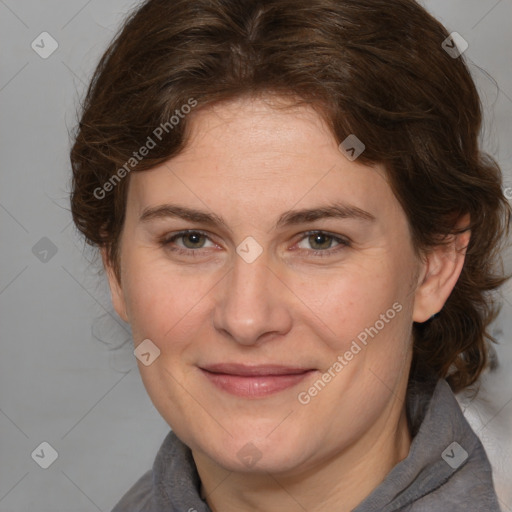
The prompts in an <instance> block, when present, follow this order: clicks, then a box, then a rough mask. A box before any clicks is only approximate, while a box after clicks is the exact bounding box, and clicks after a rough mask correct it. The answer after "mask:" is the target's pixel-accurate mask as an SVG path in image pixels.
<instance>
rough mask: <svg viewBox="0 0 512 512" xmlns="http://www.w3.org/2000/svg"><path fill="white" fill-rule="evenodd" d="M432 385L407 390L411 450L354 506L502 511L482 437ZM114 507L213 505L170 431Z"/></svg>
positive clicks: (442, 387) (126, 510)
mask: <svg viewBox="0 0 512 512" xmlns="http://www.w3.org/2000/svg"><path fill="white" fill-rule="evenodd" d="M434 384H435V385H434V386H432V385H430V387H429V386H418V385H416V386H412V387H410V388H409V389H408V391H407V416H408V420H409V425H410V428H411V434H412V436H413V439H412V443H411V447H410V450H409V454H408V456H407V457H406V458H405V459H403V460H402V461H400V462H399V463H398V464H396V465H395V467H394V468H393V469H392V470H391V471H390V472H389V473H388V475H387V476H386V478H385V479H384V481H383V482H382V483H381V484H380V485H378V486H377V487H376V488H375V489H374V490H373V491H372V492H371V493H370V494H369V495H368V496H367V497H366V498H365V499H364V500H363V501H362V502H361V503H360V504H359V505H358V506H357V507H356V508H355V509H353V511H352V512H399V511H400V512H427V511H428V512H437V511H439V512H446V511H450V512H458V511H460V512H500V508H499V505H498V500H497V497H496V492H495V490H494V486H493V481H492V470H491V466H490V464H489V460H488V458H487V455H486V453H485V450H484V447H483V445H482V443H481V442H480V440H479V438H478V437H477V436H476V434H475V433H474V432H473V430H472V429H471V427H470V425H469V423H468V422H467V420H466V419H465V418H464V415H463V414H462V411H461V409H460V407H459V405H458V403H457V401H456V399H455V396H454V395H453V393H452V391H451V389H450V386H449V385H448V383H447V382H446V381H445V380H443V379H441V380H438V381H437V383H434ZM112 512H211V509H210V508H209V506H208V504H207V503H206V501H205V500H203V499H202V498H201V495H200V480H199V475H198V473H197V469H196V466H195V464H194V460H193V458H192V453H191V451H190V449H189V448H188V447H187V446H186V445H185V444H183V443H182V442H181V441H180V440H179V439H178V438H177V437H176V434H174V432H172V431H171V432H169V434H168V435H167V437H166V438H165V440H164V441H163V443H162V446H161V447H160V450H159V451H158V454H157V456H156V458H155V462H154V464H153V468H152V469H151V470H149V471H147V472H146V473H145V474H144V475H143V476H142V477H141V478H140V479H139V480H138V481H137V482H136V483H135V484H134V485H133V487H132V488H131V489H130V490H129V491H128V492H127V493H126V494H125V495H124V496H123V498H122V499H121V501H119V503H118V504H117V505H116V506H115V507H114V509H113V510H112ZM333 512H335V511H333Z"/></svg>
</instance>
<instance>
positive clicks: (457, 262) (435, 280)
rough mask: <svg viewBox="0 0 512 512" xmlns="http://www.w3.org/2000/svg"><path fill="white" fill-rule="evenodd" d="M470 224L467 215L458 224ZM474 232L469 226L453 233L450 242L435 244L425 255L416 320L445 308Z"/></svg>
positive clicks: (425, 318) (416, 303)
mask: <svg viewBox="0 0 512 512" xmlns="http://www.w3.org/2000/svg"><path fill="white" fill-rule="evenodd" d="M467 225H469V216H468V215H466V216H464V217H463V218H462V219H461V221H460V222H459V223H458V225H457V228H463V226H467ZM470 236H471V232H470V231H469V229H467V230H466V231H464V232H463V233H460V234H458V235H452V239H451V242H450V243H449V244H447V245H439V246H436V247H434V248H433V249H432V250H431V251H430V252H429V253H428V255H427V256H426V261H425V263H424V265H425V267H424V269H425V270H424V272H422V273H421V275H422V277H421V279H419V281H418V286H417V288H416V292H415V300H414V310H413V321H414V322H417V323H423V322H426V321H427V320H429V319H430V318H431V317H432V315H435V314H437V313H438V312H439V311H441V309H442V308H443V306H444V304H445V302H446V301H447V300H448V297H449V296H450V294H451V293H452V291H453V288H454V287H455V285H456V283H457V280H458V279H459V277H460V274H461V272H462V268H463V266H464V261H465V257H466V249H467V247H468V244H469V239H470Z"/></svg>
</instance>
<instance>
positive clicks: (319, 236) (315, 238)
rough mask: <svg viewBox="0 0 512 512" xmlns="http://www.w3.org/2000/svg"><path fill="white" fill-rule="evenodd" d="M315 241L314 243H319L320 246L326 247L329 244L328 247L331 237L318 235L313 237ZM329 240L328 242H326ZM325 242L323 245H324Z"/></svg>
mask: <svg viewBox="0 0 512 512" xmlns="http://www.w3.org/2000/svg"><path fill="white" fill-rule="evenodd" d="M312 236H313V239H314V243H315V244H316V243H318V244H319V245H325V244H326V243H327V246H329V238H330V237H329V235H325V234H322V233H317V234H316V235H312ZM326 239H327V242H326V241H325V240H326ZM322 240H323V243H322Z"/></svg>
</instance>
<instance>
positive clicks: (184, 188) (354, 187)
mask: <svg viewBox="0 0 512 512" xmlns="http://www.w3.org/2000/svg"><path fill="white" fill-rule="evenodd" d="M285 107H286V108H285ZM187 122H188V123H190V124H189V126H188V130H189V134H190V137H189V139H188V143H187V145H186V147H185V149H184V150H183V151H182V152H181V153H180V154H178V155H177V156H175V157H173V158H171V159H170V160H169V161H167V162H165V163H164V164H162V165H159V166H158V167H155V168H154V169H151V170H148V171H142V172H135V173H133V174H132V175H131V177H130V187H129V194H128V195H129V203H130V204H131V205H132V206H134V207H135V208H136V210H137V213H138V214H139V215H140V214H141V213H142V210H143V209H144V208H146V207H147V206H148V205H154V204H156V203H159V202H165V201H168V200H173V201H175V200H176V199H180V200H187V201H189V202H192V203H194V204H195V205H196V206H198V207H202V208H203V209H204V208H205V207H206V206H210V207H219V206H220V207H223V208H225V207H227V205H231V206H233V207H234V206H238V211H239V212H243V211H247V209H251V208H252V209H254V208H255V206H257V205H259V207H260V208H261V210H262V211H261V212H259V214H260V215H261V214H263V213H264V212H274V213H277V210H278V209H279V208H278V207H279V205H281V206H283V207H290V206H292V205H294V204H297V206H308V205H310V204H312V203H318V202H319V201H320V202H321V201H326V200H329V201H338V200H342V199H345V200H350V202H352V203H353V204H357V205H358V206H360V207H362V208H364V207H365V206H366V207H369V206H370V205H372V204H373V205H374V206H375V205H376V203H377V202H379V203H386V202H389V201H391V202H393V200H394V197H393V195H392V193H391V190H390V188H389V186H388V183H387V177H386V173H385V170H384V168H383V167H382V166H379V165H373V166H366V165H362V164H360V163H358V162H357V160H355V161H349V160H348V159H347V158H346V157H345V156H344V154H342V152H341V151H340V150H339V147H338V143H337V141H336V139H335V137H334V135H333V134H332V133H331V132H330V131H329V129H328V128H327V126H326V124H325V123H324V121H323V119H322V117H321V116H320V114H318V112H317V111H316V110H314V109H313V107H311V106H308V105H299V106H296V105H295V106H289V105H287V104H286V103H284V102H283V101H282V100H274V99H273V98H270V99H263V100H261V99H260V100H255V99H252V100H249V99H238V100H234V101H231V102H228V103H222V104H218V105H216V106H215V107H212V108H209V109H204V110H200V111H197V112H195V113H194V114H193V115H192V116H190V119H188V120H187ZM298 203H300V204H298ZM244 209H245V210H244ZM365 209H366V208H365Z"/></svg>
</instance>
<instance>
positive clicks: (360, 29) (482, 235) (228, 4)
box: [70, 0, 511, 391]
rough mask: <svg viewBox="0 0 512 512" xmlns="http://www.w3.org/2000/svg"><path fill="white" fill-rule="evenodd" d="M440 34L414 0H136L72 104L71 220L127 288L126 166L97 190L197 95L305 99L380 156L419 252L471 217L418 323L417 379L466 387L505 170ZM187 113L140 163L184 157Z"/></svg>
mask: <svg viewBox="0 0 512 512" xmlns="http://www.w3.org/2000/svg"><path fill="white" fill-rule="evenodd" d="M448 36H449V33H448V31H447V30H446V29H445V28H444V27H443V25H442V24H441V23H440V22H438V21H437V20H436V19H435V18H434V17H432V16H431V15H430V14H429V13H428V12H427V11H426V10H425V9H424V8H423V7H421V6H420V5H418V4H417V3H416V2H415V1H413V0H387V1H382V0H265V1H263V0H173V1H169V0H148V1H145V2H144V3H142V4H141V5H140V6H139V7H138V8H136V10H134V11H133V12H132V13H131V14H130V15H129V16H128V17H127V19H126V21H125V22H124V24H123V26H122V27H121V28H120V30H119V32H118V33H117V35H116V36H115V38H114V39H113V41H112V42H111V44H110V45H109V47H108V49H107V50H106V51H105V53H104V54H103V56H102V57H101V60H100V62H99V64H98V66H97V68H96V70H95V72H94V75H93V77H92V80H91V83H90V85H89V88H88V90H87V93H86V95H85V98H84V101H83V104H82V106H81V112H80V114H79V116H80V122H79V124H78V126H77V128H76V130H75V132H74V133H73V147H72V150H71V155H70V156H71V164H72V172H73V175H72V191H71V211H72V215H73V220H74V223H75V225H76V227H77V228H78V230H79V231H80V232H81V233H82V234H83V235H84V236H85V239H86V241H87V242H88V243H89V244H91V245H93V246H98V247H105V249H106V251H107V257H108V259H109V261H110V262H111V263H112V265H113V268H114V271H115V274H116V276H117V278H118V280H119V281H120V279H121V277H120V271H119V269H120V265H121V261H120V259H119V237H120V234H121V232H122V228H123V222H124V216H125V209H126V197H127V194H126V193H127V185H128V181H129V175H128V174H127V175H126V177H124V178H123V179H120V180H117V181H116V182H115V186H112V187H104V184H105V183H106V182H107V181H108V180H109V179H112V176H114V174H116V173H117V172H118V169H120V168H121V167H122V166H123V165H125V164H126V162H128V161H130V158H132V157H133V155H134V151H137V150H138V148H140V147H142V146H143V145H144V144H146V142H147V140H148V137H150V136H151V135H152V134H154V130H155V128H157V127H158V126H161V125H162V124H164V123H168V124H167V127H170V125H169V120H170V118H171V116H173V114H176V113H177V112H176V110H178V111H180V109H181V108H182V106H183V105H186V104H187V103H189V102H190V100H191V99H193V100H194V101H196V102H197V107H195V109H194V112H197V111H198V110H199V109H201V108H202V107H207V106H211V105H213V104H216V103H219V102H223V101H229V100H232V99H235V98H238V97H242V96H248V97H258V96H263V95H268V94H273V95H277V96H276V97H284V98H286V99H289V100H290V101H292V102H294V104H299V103H303V104H308V105H311V106H313V107H314V108H315V109H316V110H317V112H318V113H319V114H320V115H321V116H322V118H323V119H324V121H325V122H326V123H327V125H328V127H329V129H330V130H331V132H332V134H333V136H334V137H335V138H336V140H337V141H338V143H339V142H341V141H343V140H344V139H345V138H346V137H347V136H348V135H349V134H356V135H357V137H358V138H359V139H361V140H362V141H363V142H364V144H365V145H366V149H365V151H364V153H363V154H362V155H361V156H360V157H359V160H358V161H360V162H361V163H366V164H373V163H381V164H384V165H385V167H386V170H387V173H388V177H389V181H390V185H391V187H392V189H393V192H394V194H395V195H396V197H397V199H398V201H399V202H400V204H401V206H402V208H403V209H404V211H405V213H406V215H407V218H408V222H409V227H410V232H411V236H412V240H413V243H414V247H415V250H416V252H417V255H418V256H421V255H424V254H425V253H426V252H428V250H429V248H432V247H433V246H435V245H437V244H441V243H444V242H445V241H446V240H447V238H446V237H447V236H448V235H450V234H454V233H457V232H461V231H463V230H460V231H456V230H455V227H454V226H455V223H456V220H457V219H458V218H459V217H460V216H461V215H463V214H465V213H469V215H470V218H471V224H470V226H466V227H465V228H466V229H471V239H470V243H469V245H468V248H467V253H466V260H465V263H464V267H463V269H462V273H461V275H460V277H459V280H458V282H457V284H456V285H455V288H454V289H453V291H452V293H451V295H450V296H449V298H448V300H447V301H446V303H445V305H444V307H443V309H442V310H441V311H440V312H439V313H438V314H437V315H436V316H435V317H434V318H432V319H431V320H429V321H427V322H424V323H422V324H417V323H414V325H413V335H414V354H413V363H412V372H411V375H413V374H414V375H417V376H421V375H426V374H428V373H430V374H435V375H436V376H437V377H443V378H446V379H447V380H448V382H449V384H450V386H451V387H452V389H453V390H454V391H459V390H461V389H463V388H465V387H467V386H469V385H471V384H473V383H474V382H476V380H477V379H478V377H479V375H480V374H481V372H482V371H483V369H484V368H485V367H486V366H488V364H489V359H490V358H489V353H490V352H489V350H490V348H491V346H492V345H491V344H490V343H489V342H490V341H492V342H495V341H496V340H495V339H494V338H493V337H492V335H491V334H490V333H489V332H488V328H489V325H490V323H491V322H492V321H493V320H494V319H495V317H496V316H497V314H498V313H499V309H500V307H501V306H500V304H499V303H498V301H496V300H495V298H493V295H491V293H490V292H491V291H493V290H496V289H497V288H498V287H499V286H501V285H502V284H503V283H504V282H505V281H506V280H507V279H509V278H510V276H504V275H503V264H502V262H501V257H500V254H501V251H502V249H503V247H502V246H503V245H504V244H503V242H504V241H505V240H506V237H507V235H508V233H509V228H510V218H511V206H510V204H509V203H508V201H507V199H506V197H505V195H504V191H503V188H502V187H503V183H502V175H501V171H500V168H499V166H498V164H497V163H496V161H495V160H493V158H491V157H490V156H488V155H487V154H485V153H483V152H482V151H481V150H480V149H479V143H478V136H479V132H480V128H481V122H482V107H481V103H480V98H479V95H478V93H477V90H476V87H475V84H474V82H473V80H472V77H471V75H470V72H469V70H468V67H467V64H466V62H465V59H464V56H463V55H461V56H459V57H458V58H452V57H451V56H450V55H449V54H448V53H447V52H446V51H445V50H444V49H443V47H442V43H443V41H444V40H445V39H446V38H447V37H448ZM194 112H192V113H190V114H189V115H188V116H180V117H181V119H180V121H179V123H178V124H176V125H173V126H172V129H170V128H169V129H168V130H167V132H168V133H166V132H164V135H165V137H162V140H161V141H158V144H156V147H154V148H152V149H151V150H150V151H149V152H148V154H147V156H146V157H145V158H143V159H141V160H140V161H137V162H136V163H134V162H133V161H132V164H133V170H134V172H139V171H143V170H146V169H150V168H152V167H154V166H156V165H158V164H160V163H162V162H164V161H166V160H168V159H169V158H171V157H173V156H175V155H177V154H178V153H179V152H180V151H181V150H182V149H183V148H184V147H185V146H186V143H187V133H188V131H187V130H186V127H187V126H188V125H189V123H188V120H189V119H190V118H191V117H192V116H193V115H194ZM125 169H126V167H125ZM130 170H131V169H130ZM123 174H124V173H123ZM118 177H119V174H118ZM111 183H112V182H111ZM102 187H103V188H102ZM106 188H108V189H109V190H108V192H106V191H105V190H106ZM100 189H101V190H103V192H101V193H100V192H99V191H100ZM103 195H104V196H105V197H101V196H103Z"/></svg>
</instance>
